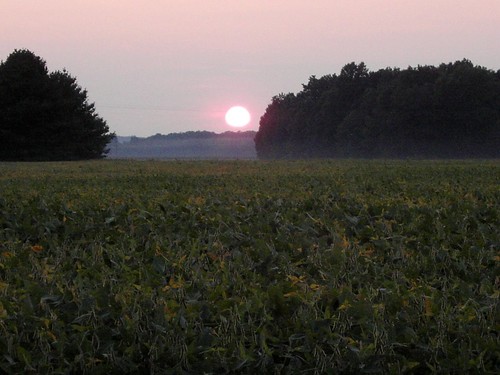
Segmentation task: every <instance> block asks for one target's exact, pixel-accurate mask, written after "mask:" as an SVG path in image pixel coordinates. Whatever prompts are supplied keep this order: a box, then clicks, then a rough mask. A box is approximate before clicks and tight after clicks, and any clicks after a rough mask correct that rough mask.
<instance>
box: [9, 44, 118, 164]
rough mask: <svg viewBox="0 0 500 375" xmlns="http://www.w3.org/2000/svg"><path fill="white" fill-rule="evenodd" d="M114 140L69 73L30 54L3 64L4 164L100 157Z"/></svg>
mask: <svg viewBox="0 0 500 375" xmlns="http://www.w3.org/2000/svg"><path fill="white" fill-rule="evenodd" d="M113 137H114V134H112V133H109V128H108V126H107V125H106V122H105V121H104V120H103V119H102V118H100V117H99V116H98V115H97V113H96V112H95V108H94V104H91V103H89V102H88V100H87V91H86V90H83V89H82V88H81V87H80V86H79V85H78V83H77V81H76V79H75V78H74V77H72V76H71V75H70V74H69V73H68V72H66V71H65V70H63V71H56V72H52V73H49V72H48V70H47V66H46V63H45V61H44V60H43V59H41V58H40V57H38V56H36V55H35V54H34V53H32V52H31V51H28V50H16V51H14V52H13V53H11V54H10V55H9V56H8V58H7V59H6V60H5V61H2V62H1V63H0V160H26V161H31V160H78V159H95V158H101V157H103V156H104V155H105V154H106V152H107V150H106V147H107V145H108V143H109V142H110V141H111V139H112V138H113Z"/></svg>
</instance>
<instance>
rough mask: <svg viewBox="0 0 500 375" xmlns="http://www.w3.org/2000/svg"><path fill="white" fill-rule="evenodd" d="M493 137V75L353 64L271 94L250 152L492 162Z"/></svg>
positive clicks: (452, 66)
mask: <svg viewBox="0 0 500 375" xmlns="http://www.w3.org/2000/svg"><path fill="white" fill-rule="evenodd" d="M499 136H500V70H499V71H496V72H495V71H493V70H490V69H487V68H484V67H480V66H474V65H473V64H472V62H470V61H469V60H462V61H457V62H454V63H448V64H441V65H439V66H437V67H435V66H418V67H416V68H412V67H409V68H407V69H404V70H401V69H397V68H386V69H381V70H378V71H376V72H370V71H369V70H368V69H367V67H366V66H365V64H364V63H362V62H361V63H359V64H356V63H354V62H353V63H350V64H347V65H345V66H344V67H343V68H342V70H341V72H340V74H339V75H336V74H331V75H326V76H323V77H321V78H316V77H315V76H312V77H310V79H309V82H308V83H307V84H305V85H303V89H302V91H300V92H299V93H297V94H293V93H288V94H279V95H277V96H274V97H273V98H272V100H271V103H270V104H269V105H268V107H267V109H266V111H265V113H264V115H263V116H262V117H261V119H260V127H259V131H258V132H257V134H256V137H255V146H256V151H257V155H258V157H259V158H304V157H306V158H307V157H363V158H365V157H366V158H370V157H387V158H406V157H415V158H467V157H478V158H483V157H484V158H487V157H488V158H489V157H493V158H497V157H500V137H499Z"/></svg>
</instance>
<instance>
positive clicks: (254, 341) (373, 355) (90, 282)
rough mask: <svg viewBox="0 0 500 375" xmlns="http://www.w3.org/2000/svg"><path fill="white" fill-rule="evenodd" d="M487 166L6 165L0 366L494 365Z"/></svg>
mask: <svg viewBox="0 0 500 375" xmlns="http://www.w3.org/2000/svg"><path fill="white" fill-rule="evenodd" d="M499 183H500V167H499V165H498V163H497V162H495V161H489V162H487V161H485V162H479V161H475V162H423V161H422V162H402V161H401V162H395V161H378V162H361V161H357V162H356V161H321V162H318V161H311V162H302V161H301V162H272V163H267V162H252V161H247V162H119V161H112V162H111V161H99V162H79V163H36V164H33V163H31V164H28V163H27V164H23V163H16V164H8V163H4V164H0V191H1V192H2V193H1V196H0V331H1V334H0V353H2V355H1V356H0V369H1V371H2V372H5V373H23V372H27V373H29V372H33V373H54V374H57V373H97V374H99V373H110V372H111V373H184V372H186V373H227V372H231V373H256V372H260V373H395V374H396V373H429V372H439V373H498V371H499V370H500V369H499V367H498V363H500V358H499V352H500V351H499V347H500V346H499V344H500V343H499V336H498V332H499V327H500V326H499V324H500V320H499V317H500V314H499V313H500V311H499V297H500V294H499V286H500V285H499V279H498V275H499V261H500V258H499V253H498V250H499V246H500V231H499V228H500V220H499V209H498V207H499V201H500V191H499V190H498V186H499Z"/></svg>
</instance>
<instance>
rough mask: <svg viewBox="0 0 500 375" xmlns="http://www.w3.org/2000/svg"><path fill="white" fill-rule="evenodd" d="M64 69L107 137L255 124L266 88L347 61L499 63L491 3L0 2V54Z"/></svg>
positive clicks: (289, 85)
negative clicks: (233, 117) (231, 111)
mask: <svg viewBox="0 0 500 375" xmlns="http://www.w3.org/2000/svg"><path fill="white" fill-rule="evenodd" d="M21 48H27V49H29V50H31V51H33V52H34V53H35V54H37V55H39V56H41V57H42V58H44V59H45V60H46V61H47V65H48V68H49V70H51V71H52V70H57V69H62V68H66V69H67V70H68V71H69V73H70V74H71V75H73V76H75V77H76V78H77V80H78V82H79V84H80V85H81V86H82V87H84V88H86V89H87V90H88V93H89V99H90V101H91V102H94V103H95V105H96V108H97V112H98V113H99V115H101V116H102V117H103V118H104V119H105V120H106V121H107V123H108V125H109V127H110V129H111V130H112V131H115V132H116V133H117V134H118V135H138V136H148V135H153V134H155V133H162V134H167V133H170V132H183V131H188V130H209V131H216V132H222V131H225V130H229V128H228V126H227V125H226V124H225V122H224V114H225V111H226V110H227V109H228V108H229V107H230V106H231V105H236V104H239V105H243V106H245V107H247V108H248V109H249V111H250V112H251V114H252V121H251V123H250V124H249V125H248V126H247V128H244V129H249V130H250V129H253V130H257V129H258V123H259V118H260V116H261V115H262V114H263V113H264V111H265V109H266V107H267V105H268V104H269V103H270V100H271V98H272V96H274V95H277V94H279V93H280V92H285V93H286V92H297V91H300V90H301V89H302V86H301V85H302V84H303V83H307V81H308V79H309V77H310V76H311V75H316V76H318V77H319V76H322V75H325V74H331V73H339V72H340V69H341V68H342V66H344V65H345V64H346V63H349V62H351V61H355V62H360V61H364V62H365V63H366V65H367V66H368V68H369V69H370V70H378V69H380V68H384V67H388V66H390V67H400V68H407V67H408V66H409V65H411V66H417V65H426V64H431V65H437V64H440V63H442V62H452V61H456V60H461V59H463V58H468V59H470V60H472V62H473V63H474V64H477V65H482V66H486V67H487V68H490V69H494V70H497V69H500V0H260V1H259V0H196V1H195V0H144V1H128V0H120V1H118V0H43V1H42V0H0V60H5V59H6V58H7V56H8V55H9V54H10V53H11V52H12V51H13V50H14V49H21Z"/></svg>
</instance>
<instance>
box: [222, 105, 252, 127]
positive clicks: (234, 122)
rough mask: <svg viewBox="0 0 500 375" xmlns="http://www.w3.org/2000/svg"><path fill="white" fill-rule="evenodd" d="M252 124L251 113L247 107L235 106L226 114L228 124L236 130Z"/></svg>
mask: <svg viewBox="0 0 500 375" xmlns="http://www.w3.org/2000/svg"><path fill="white" fill-rule="evenodd" d="M249 122H250V112H248V111H247V109H246V108H245V107H242V106H239V105H238V106H234V107H231V108H229V110H228V111H227V112H226V123H227V124H228V125H230V126H234V127H235V128H241V127H243V126H245V125H248V123H249Z"/></svg>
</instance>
